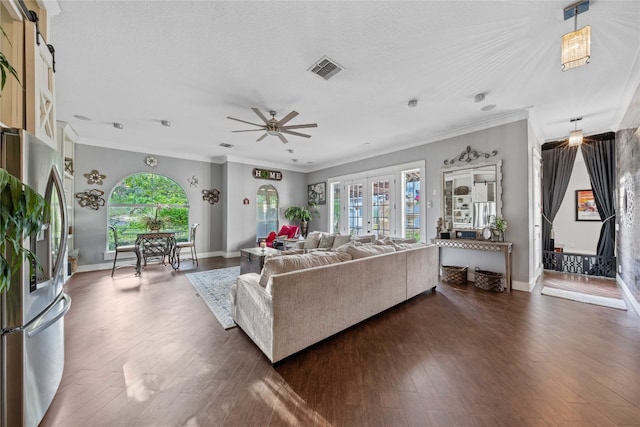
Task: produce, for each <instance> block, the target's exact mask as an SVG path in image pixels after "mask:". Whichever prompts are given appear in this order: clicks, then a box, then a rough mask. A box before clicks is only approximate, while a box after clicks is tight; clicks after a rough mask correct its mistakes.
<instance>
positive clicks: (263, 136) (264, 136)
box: [256, 132, 269, 141]
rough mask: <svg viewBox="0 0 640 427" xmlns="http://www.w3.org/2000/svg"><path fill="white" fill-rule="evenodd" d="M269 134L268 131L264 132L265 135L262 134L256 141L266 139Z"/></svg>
mask: <svg viewBox="0 0 640 427" xmlns="http://www.w3.org/2000/svg"><path fill="white" fill-rule="evenodd" d="M268 135H269V134H268V133H266V132H265V133H264V135H262V136H261V137H260V138H258V139H256V141H262V140H263V139H265V138H266V137H267V136H268Z"/></svg>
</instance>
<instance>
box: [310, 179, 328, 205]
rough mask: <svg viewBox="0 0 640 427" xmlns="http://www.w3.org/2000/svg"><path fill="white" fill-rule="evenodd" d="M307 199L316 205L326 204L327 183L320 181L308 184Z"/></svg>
mask: <svg viewBox="0 0 640 427" xmlns="http://www.w3.org/2000/svg"><path fill="white" fill-rule="evenodd" d="M307 201H308V202H309V203H314V204H316V205H324V204H326V203H327V184H326V183H325V182H318V183H317V184H311V185H307Z"/></svg>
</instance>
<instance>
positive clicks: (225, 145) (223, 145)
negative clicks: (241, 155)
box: [220, 142, 233, 148]
mask: <svg viewBox="0 0 640 427" xmlns="http://www.w3.org/2000/svg"><path fill="white" fill-rule="evenodd" d="M220 147H224V148H231V147H233V145H231V144H227V143H226V142H221V143H220Z"/></svg>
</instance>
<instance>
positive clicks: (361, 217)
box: [340, 175, 396, 238]
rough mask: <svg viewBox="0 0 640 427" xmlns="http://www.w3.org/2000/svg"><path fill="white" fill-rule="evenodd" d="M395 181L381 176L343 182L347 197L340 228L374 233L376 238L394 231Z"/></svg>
mask: <svg viewBox="0 0 640 427" xmlns="http://www.w3.org/2000/svg"><path fill="white" fill-rule="evenodd" d="M394 187H395V180H394V176H393V175H381V176H377V177H372V178H363V179H359V180H354V181H347V182H345V187H344V188H345V191H344V193H345V197H346V200H345V201H344V202H343V203H341V205H342V206H344V207H345V211H346V212H344V214H345V215H342V216H341V218H344V220H343V221H341V224H340V228H341V229H342V230H343V232H346V233H348V234H351V235H363V234H375V235H376V236H378V237H379V238H381V237H387V236H391V235H393V234H394V233H395V223H396V220H395V203H394V200H395V195H394Z"/></svg>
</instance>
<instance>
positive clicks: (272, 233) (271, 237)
mask: <svg viewBox="0 0 640 427" xmlns="http://www.w3.org/2000/svg"><path fill="white" fill-rule="evenodd" d="M276 237H277V236H276V232H275V231H272V232H271V233H269V235H268V236H267V243H271V242H273V241H274V240H275V239H276Z"/></svg>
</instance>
